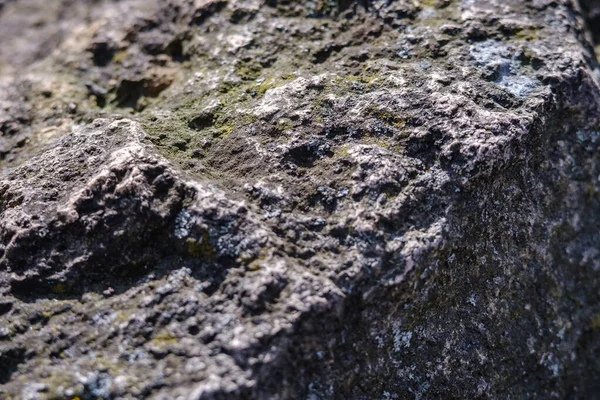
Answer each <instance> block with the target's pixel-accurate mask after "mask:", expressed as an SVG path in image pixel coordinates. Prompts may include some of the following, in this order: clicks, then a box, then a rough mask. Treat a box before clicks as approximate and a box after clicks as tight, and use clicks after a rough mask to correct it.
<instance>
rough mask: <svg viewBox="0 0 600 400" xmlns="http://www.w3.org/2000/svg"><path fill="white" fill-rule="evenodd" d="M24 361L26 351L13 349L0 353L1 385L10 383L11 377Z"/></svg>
mask: <svg viewBox="0 0 600 400" xmlns="http://www.w3.org/2000/svg"><path fill="white" fill-rule="evenodd" d="M23 361H25V349H22V348H13V349H9V350H7V351H5V352H3V353H0V384H5V383H7V382H8V381H10V377H11V376H12V374H13V373H14V372H16V370H17V367H18V365H19V364H21V363H22V362H23Z"/></svg>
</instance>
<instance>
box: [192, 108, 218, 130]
mask: <svg viewBox="0 0 600 400" xmlns="http://www.w3.org/2000/svg"><path fill="white" fill-rule="evenodd" d="M213 120H214V115H213V114H212V113H206V112H205V113H202V114H200V115H198V116H197V117H195V118H193V119H192V120H191V121H190V122H188V126H189V127H190V129H193V130H196V131H201V130H203V129H206V128H210V127H211V126H212V125H213Z"/></svg>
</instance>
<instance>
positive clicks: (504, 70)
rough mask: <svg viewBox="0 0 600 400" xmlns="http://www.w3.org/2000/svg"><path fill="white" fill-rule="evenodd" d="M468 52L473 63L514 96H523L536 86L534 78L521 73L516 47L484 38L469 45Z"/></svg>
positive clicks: (518, 53)
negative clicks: (484, 39) (482, 40)
mask: <svg viewBox="0 0 600 400" xmlns="http://www.w3.org/2000/svg"><path fill="white" fill-rule="evenodd" d="M470 52H471V57H473V59H474V60H475V64H476V65H477V66H478V67H481V68H483V69H486V70H487V71H488V72H489V73H490V74H491V75H492V77H493V79H494V83H495V84H496V85H498V86H499V87H501V88H502V89H504V90H506V91H507V92H509V93H511V94H513V95H514V96H516V97H519V98H525V97H527V96H528V95H529V94H530V93H531V92H532V91H533V90H534V89H535V88H536V87H537V83H536V81H535V80H533V79H532V78H530V77H529V76H527V75H524V74H523V73H522V71H521V63H520V61H519V55H520V52H519V51H518V50H517V49H514V48H512V47H509V46H507V45H505V44H503V43H501V42H498V41H495V40H486V41H484V42H481V43H475V44H473V45H471V49H470Z"/></svg>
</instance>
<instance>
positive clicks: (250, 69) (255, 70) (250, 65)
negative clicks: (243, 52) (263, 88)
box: [234, 60, 263, 80]
mask: <svg viewBox="0 0 600 400" xmlns="http://www.w3.org/2000/svg"><path fill="white" fill-rule="evenodd" d="M262 69H263V68H262V66H261V65H260V64H259V63H258V62H257V61H254V60H252V61H240V62H238V63H237V64H236V65H235V68H234V72H235V74H236V75H237V76H239V77H240V78H242V79H243V80H256V79H258V78H259V77H260V74H261V72H262Z"/></svg>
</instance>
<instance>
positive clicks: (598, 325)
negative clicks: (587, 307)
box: [590, 313, 600, 331]
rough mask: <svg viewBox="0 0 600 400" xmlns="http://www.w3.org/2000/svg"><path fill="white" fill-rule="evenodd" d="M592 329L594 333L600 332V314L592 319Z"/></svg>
mask: <svg viewBox="0 0 600 400" xmlns="http://www.w3.org/2000/svg"><path fill="white" fill-rule="evenodd" d="M590 328H592V330H594V331H598V330H600V313H598V314H596V315H594V316H593V317H592V322H591V323H590Z"/></svg>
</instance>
